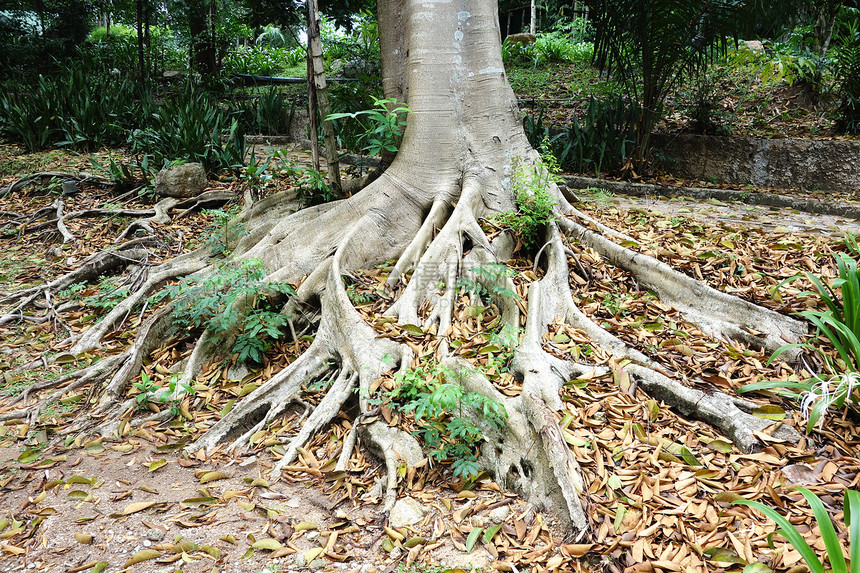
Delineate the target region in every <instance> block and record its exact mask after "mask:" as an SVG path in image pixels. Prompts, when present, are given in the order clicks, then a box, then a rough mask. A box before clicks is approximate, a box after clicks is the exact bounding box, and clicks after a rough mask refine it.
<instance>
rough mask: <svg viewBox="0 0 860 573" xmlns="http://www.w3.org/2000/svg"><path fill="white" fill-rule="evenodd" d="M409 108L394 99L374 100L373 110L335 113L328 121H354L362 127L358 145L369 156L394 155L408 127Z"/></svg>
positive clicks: (327, 118)
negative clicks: (398, 103)
mask: <svg viewBox="0 0 860 573" xmlns="http://www.w3.org/2000/svg"><path fill="white" fill-rule="evenodd" d="M409 111H410V110H409V108H408V107H406V106H405V105H397V100H396V99H393V98H386V99H377V98H373V108H372V109H366V110H362V111H357V112H355V113H333V114H331V115H329V116H328V117H326V121H335V120H338V119H347V118H349V119H354V120H356V122H357V123H358V124H359V126H360V134H359V135H358V137H357V140H356V145H357V146H360V149H361V150H362V151H364V152H365V153H367V154H368V155H371V156H373V155H381V154H382V152H383V151H388V152H391V153H394V152H396V151H397V146H398V145H399V143H400V138H401V137H402V136H403V130H404V129H405V127H406V116H407V114H408V113H409Z"/></svg>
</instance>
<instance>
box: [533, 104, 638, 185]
mask: <svg viewBox="0 0 860 573" xmlns="http://www.w3.org/2000/svg"><path fill="white" fill-rule="evenodd" d="M640 115H641V110H640V109H639V108H638V107H637V106H636V105H635V104H630V103H629V102H628V101H627V100H626V99H625V98H623V97H621V96H617V95H610V96H606V97H602V98H595V97H589V99H588V101H587V103H586V104H585V117H583V118H582V119H581V120H580V119H578V118H577V117H576V116H575V115H573V116H571V124H570V125H568V126H566V127H562V129H561V131H559V132H558V133H556V134H555V135H553V136H552V137H550V131H556V130H551V128H550V126H546V125H544V123H543V111H541V112H540V113H539V114H538V116H537V117H533V116H526V118H525V119H524V120H523V126H524V128H525V131H526V135H527V137H528V138H529V142H530V143H531V144H532V146H534V147H535V148H537V147H543V148H544V149H548V150H550V151H551V153H552V154H553V155H554V156H555V157H557V158H558V162H559V163H560V164H561V165H562V166H564V167H565V168H567V169H571V170H573V171H577V172H579V173H590V172H593V173H594V174H595V176H597V177H600V174H601V173H604V172H606V171H611V170H616V169H620V168H621V167H622V166H623V165H624V164H625V162H626V161H627V159H628V158H629V157H630V156H631V155H632V154H633V150H634V148H635V145H636V122H637V121H638V118H639V117H640ZM547 139H548V141H547Z"/></svg>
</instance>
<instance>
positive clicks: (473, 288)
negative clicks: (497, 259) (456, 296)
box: [457, 263, 520, 300]
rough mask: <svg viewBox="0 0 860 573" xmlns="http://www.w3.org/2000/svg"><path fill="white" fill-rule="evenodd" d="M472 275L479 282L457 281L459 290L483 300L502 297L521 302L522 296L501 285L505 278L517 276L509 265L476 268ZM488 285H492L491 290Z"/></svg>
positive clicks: (489, 264)
mask: <svg viewBox="0 0 860 573" xmlns="http://www.w3.org/2000/svg"><path fill="white" fill-rule="evenodd" d="M472 273H474V274H475V276H476V277H477V278H478V280H476V281H473V280H471V279H466V278H460V279H457V288H460V289H463V290H464V291H465V292H469V293H472V294H474V295H475V296H478V297H482V298H483V297H489V298H490V299H494V298H495V297H499V296H500V297H507V298H511V299H513V300H520V295H518V294H517V293H516V292H514V291H512V290H511V289H509V288H507V287H504V286H502V285H501V284H500V283H501V280H502V279H503V278H504V277H512V276H514V275H515V274H516V271H514V270H513V269H511V268H510V267H508V266H507V265H505V264H503V263H487V264H485V265H483V266H480V267H474V268H473V269H472ZM487 284H489V285H490V288H489V289H488V288H487V286H486V285H487Z"/></svg>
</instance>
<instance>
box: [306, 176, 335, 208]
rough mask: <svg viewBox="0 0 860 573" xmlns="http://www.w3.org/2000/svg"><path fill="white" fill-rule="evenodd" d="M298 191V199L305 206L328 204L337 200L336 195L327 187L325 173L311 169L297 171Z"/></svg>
mask: <svg viewBox="0 0 860 573" xmlns="http://www.w3.org/2000/svg"><path fill="white" fill-rule="evenodd" d="M298 191H299V198H300V199H301V200H302V201H304V203H305V204H307V205H318V204H320V203H328V202H329V201H334V200H335V199H337V198H338V196H337V193H335V192H334V190H333V189H332V188H331V187H329V185H328V181H327V180H326V175H325V173H323V172H321V171H317V170H316V169H314V168H313V167H302V168H300V169H299V182H298Z"/></svg>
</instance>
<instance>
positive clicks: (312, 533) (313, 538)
mask: <svg viewBox="0 0 860 573" xmlns="http://www.w3.org/2000/svg"><path fill="white" fill-rule="evenodd" d="M319 536H320V532H319V531H317V530H316V529H312V530H310V531H308V533H307V535H306V537H307V538H308V541H316V540H317V539H318V538H319Z"/></svg>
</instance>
